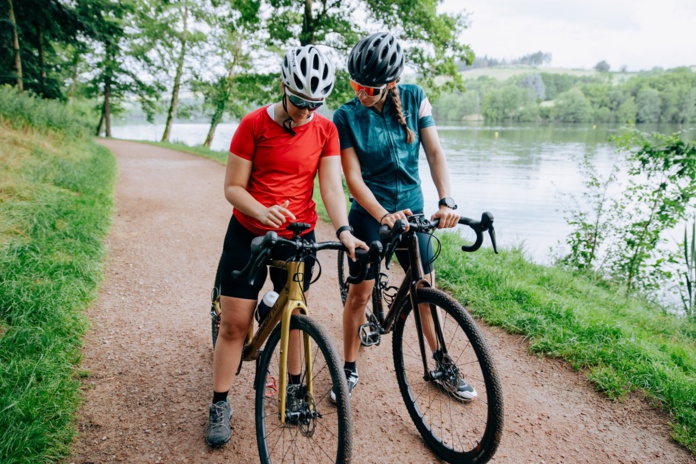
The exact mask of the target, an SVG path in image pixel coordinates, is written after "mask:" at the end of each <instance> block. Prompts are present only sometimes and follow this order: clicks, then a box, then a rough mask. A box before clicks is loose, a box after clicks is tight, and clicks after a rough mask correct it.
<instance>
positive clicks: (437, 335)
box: [338, 213, 503, 463]
mask: <svg viewBox="0 0 696 464" xmlns="http://www.w3.org/2000/svg"><path fill="white" fill-rule="evenodd" d="M438 223H439V220H435V221H430V220H428V219H427V218H424V217H423V216H422V215H420V216H409V217H408V230H406V223H405V222H404V221H401V220H400V221H397V222H396V224H395V225H394V227H393V229H391V230H389V229H388V228H387V227H386V226H383V227H382V229H380V238H381V240H382V243H383V245H384V247H385V249H384V260H385V266H386V267H387V269H388V268H389V263H390V260H391V257H392V255H393V253H394V251H395V250H396V249H405V250H407V251H408V257H409V262H410V267H409V270H408V271H407V272H406V276H405V277H404V279H403V281H402V282H401V285H400V286H399V287H398V288H397V287H393V286H390V285H389V278H388V276H387V274H385V273H382V272H379V262H377V263H374V264H373V265H376V266H377V274H376V275H377V276H378V277H377V279H376V283H375V286H374V289H373V292H372V298H371V305H368V308H367V310H366V317H367V323H366V324H363V325H362V326H361V327H360V331H359V336H360V342H361V344H362V345H363V346H371V345H378V344H379V343H380V340H381V336H382V335H384V334H387V333H389V332H391V331H392V330H393V331H394V336H393V338H392V352H393V358H394V368H395V370H396V377H397V381H398V384H399V389H400V390H401V395H402V397H403V400H404V402H405V404H406V408H407V409H408V412H409V415H410V416H411V419H412V420H413V422H414V424H415V425H416V428H417V429H418V431H419V432H420V434H421V436H422V437H423V439H424V440H425V442H426V443H427V444H428V446H430V447H431V448H432V449H433V451H434V452H435V454H437V456H439V457H440V458H442V459H444V460H445V461H447V462H452V463H454V462H456V463H484V462H487V461H488V460H489V459H491V457H492V456H493V455H494V454H495V452H496V449H497V448H498V445H499V443H500V439H501V437H502V431H503V393H502V389H501V386H500V381H499V380H498V374H497V371H496V368H495V364H494V362H493V357H492V356H491V353H490V349H489V348H488V346H487V344H486V341H485V340H484V338H483V336H482V334H481V332H480V330H479V329H478V327H477V326H476V323H475V322H474V320H473V318H472V317H471V316H470V315H469V313H468V311H467V310H466V309H465V308H464V307H463V306H462V305H461V304H460V303H459V302H458V301H456V300H455V299H454V298H452V297H451V296H449V295H448V294H447V293H445V292H443V291H442V290H438V289H436V288H433V287H432V286H431V285H430V283H429V282H428V281H427V280H426V279H425V278H424V276H423V267H422V265H421V260H420V250H419V247H418V238H417V236H416V232H421V233H427V234H431V235H432V233H433V231H434V229H436V228H437V225H438ZM459 224H463V225H466V226H469V227H470V228H471V229H472V230H473V231H474V232H475V233H476V240H475V242H474V243H473V244H472V245H470V246H463V247H462V250H463V251H469V252H473V251H476V250H477V249H479V248H480V246H481V244H482V243H483V234H484V232H488V233H489V234H490V238H491V241H492V244H493V248H494V250H495V252H496V253H497V246H496V242H495V231H494V229H493V216H492V215H491V214H490V213H484V214H483V215H482V217H481V220H480V221H476V220H473V219H469V218H466V217H460V219H459ZM432 240H433V241H435V242H437V243H439V241H437V237H436V236H434V235H432ZM436 257H437V254H436ZM338 269H339V273H338V278H339V286H340V289H341V297H342V299H343V302H344V304H345V301H346V297H347V295H348V288H349V285H350V282H349V281H348V263H347V258H346V256H345V252H339V254H338ZM385 307H386V308H387V309H388V311H387V312H386V314H385V311H384V308H385ZM462 382H465V384H468V385H470V386H471V387H473V388H474V389H475V392H476V393H475V398H473V399H471V398H466V399H465V398H462V396H461V395H460V394H458V393H461V385H462ZM470 396H471V395H470Z"/></svg>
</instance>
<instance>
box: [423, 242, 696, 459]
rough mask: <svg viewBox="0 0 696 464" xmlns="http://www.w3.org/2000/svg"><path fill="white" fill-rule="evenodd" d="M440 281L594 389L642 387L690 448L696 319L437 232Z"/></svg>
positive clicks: (694, 419)
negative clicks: (466, 248) (466, 246)
mask: <svg viewBox="0 0 696 464" xmlns="http://www.w3.org/2000/svg"><path fill="white" fill-rule="evenodd" d="M442 243H443V252H442V257H441V258H440V259H439V260H438V264H437V270H438V271H437V272H438V282H439V284H440V285H441V286H443V287H446V288H447V289H448V290H449V291H450V292H451V293H452V294H453V295H454V296H455V297H456V298H457V299H459V300H460V301H461V302H462V303H465V304H466V305H467V306H468V307H469V309H470V310H471V312H472V313H474V314H476V315H477V316H480V317H482V318H483V319H484V320H485V321H486V322H488V323H490V324H493V325H499V326H502V327H504V328H505V329H506V330H507V331H509V332H512V333H518V334H523V335H524V336H525V337H526V338H528V339H529V342H530V345H531V349H532V351H534V352H538V353H543V354H545V355H548V356H554V357H559V358H563V359H566V360H567V361H569V362H570V363H571V365H572V366H574V367H575V368H576V369H582V370H584V371H585V372H586V373H587V377H588V378H589V379H590V381H591V382H592V383H593V384H594V385H595V386H596V388H597V389H598V390H600V391H602V392H604V393H606V394H607V395H608V396H609V397H610V398H614V399H621V398H622V397H624V396H625V395H627V394H628V393H630V392H632V391H635V390H640V391H641V392H642V393H643V394H644V395H645V396H646V397H647V398H650V399H652V400H654V401H655V402H656V403H658V404H660V405H661V406H662V407H663V408H664V409H665V410H666V411H668V412H669V414H670V415H671V416H672V418H673V423H672V435H673V437H674V439H675V440H677V441H678V442H679V443H681V444H682V445H683V446H685V447H686V448H687V449H689V450H690V451H691V452H692V453H696V343H695V342H696V324H694V323H693V321H690V320H688V319H686V318H677V317H674V316H670V315H665V314H664V313H663V312H662V311H660V310H659V309H658V308H655V307H651V306H650V305H649V304H648V303H645V302H643V301H640V300H636V299H630V298H626V297H625V296H624V295H623V293H622V292H620V291H619V289H617V288H613V287H611V286H609V285H603V284H602V283H599V284H598V283H597V282H594V281H592V280H591V279H590V278H586V277H584V276H583V275H578V274H575V273H572V272H569V271H567V270H565V269H561V268H557V267H545V266H540V265H536V264H533V263H530V262H528V261H527V260H526V259H525V257H524V255H523V253H522V252H521V251H520V250H512V251H504V252H502V253H501V254H500V255H494V254H493V253H492V252H490V250H483V251H479V252H477V253H471V254H465V253H462V252H461V249H460V248H459V245H461V239H460V238H459V237H457V236H454V235H451V234H444V235H443V237H442Z"/></svg>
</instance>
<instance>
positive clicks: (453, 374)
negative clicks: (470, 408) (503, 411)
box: [433, 350, 478, 402]
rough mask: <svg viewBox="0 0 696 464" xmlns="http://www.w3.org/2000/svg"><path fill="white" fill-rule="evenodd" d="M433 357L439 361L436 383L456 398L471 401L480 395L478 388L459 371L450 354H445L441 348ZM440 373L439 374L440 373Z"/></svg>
mask: <svg viewBox="0 0 696 464" xmlns="http://www.w3.org/2000/svg"><path fill="white" fill-rule="evenodd" d="M433 358H434V359H435V362H436V363H437V366H436V369H435V371H434V372H433V375H434V376H435V377H436V378H435V379H433V382H435V384H436V385H438V386H439V387H440V388H441V389H442V390H444V391H445V392H447V393H449V394H450V395H451V396H452V397H453V398H454V399H456V400H459V401H462V402H469V401H471V400H473V399H474V398H476V397H477V396H478V393H476V389H475V388H474V387H472V386H471V385H469V384H468V383H466V381H465V380H464V379H463V378H462V376H461V374H460V373H459V369H458V368H457V366H456V365H455V364H454V362H453V361H452V358H450V357H449V356H448V355H443V354H442V352H441V351H440V350H437V351H435V352H434V353H433ZM438 374H439V375H438Z"/></svg>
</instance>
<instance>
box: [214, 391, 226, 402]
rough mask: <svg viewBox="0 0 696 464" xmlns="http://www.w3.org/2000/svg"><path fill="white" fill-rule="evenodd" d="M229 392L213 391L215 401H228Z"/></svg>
mask: <svg viewBox="0 0 696 464" xmlns="http://www.w3.org/2000/svg"><path fill="white" fill-rule="evenodd" d="M227 393H228V392H226V391H224V392H216V391H213V403H219V402H220V401H227Z"/></svg>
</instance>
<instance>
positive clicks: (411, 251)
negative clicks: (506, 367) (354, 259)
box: [373, 233, 447, 380]
mask: <svg viewBox="0 0 696 464" xmlns="http://www.w3.org/2000/svg"><path fill="white" fill-rule="evenodd" d="M406 248H407V249H408V257H409V262H410V264H411V265H410V267H409V270H408V271H407V272H406V275H405V276H404V279H403V280H402V281H401V285H400V286H399V290H398V291H397V292H396V296H395V297H394V300H393V301H392V302H391V305H389V311H388V313H387V315H386V316H385V317H384V320H383V321H378V322H379V323H380V326H381V331H382V333H385V334H386V333H389V332H391V330H392V328H393V326H394V322H395V320H396V318H397V316H398V313H399V308H401V306H403V303H404V300H405V299H406V298H410V300H411V307H412V308H413V311H414V314H415V321H416V329H417V332H418V345H419V348H420V353H421V359H422V360H423V378H424V379H425V380H430V371H429V370H428V361H427V357H426V353H425V344H424V341H423V325H422V321H421V313H420V306H419V305H418V304H417V301H416V294H417V291H418V290H419V289H421V288H423V287H431V286H432V285H431V284H430V282H428V280H427V279H426V278H425V276H424V275H423V265H422V264H421V259H420V247H419V245H418V237H417V236H416V234H415V233H413V234H410V236H409V237H408V243H407V246H406ZM401 249H403V248H401ZM413 271H415V273H414V272H413ZM378 280H379V276H378V277H377V279H376V281H375V285H377V292H378V294H379V298H378V300H377V307H376V308H373V313H382V314H384V312H383V307H382V300H383V299H382V289H381V288H380V287H379V282H378ZM430 314H431V315H432V319H433V326H434V329H435V335H436V337H437V340H438V343H439V344H440V346H441V347H442V348H440V349H441V350H442V352H443V353H445V354H446V353H447V346H446V345H445V339H444V335H443V334H442V327H440V320H439V316H438V314H437V311H433V310H431V311H430Z"/></svg>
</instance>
